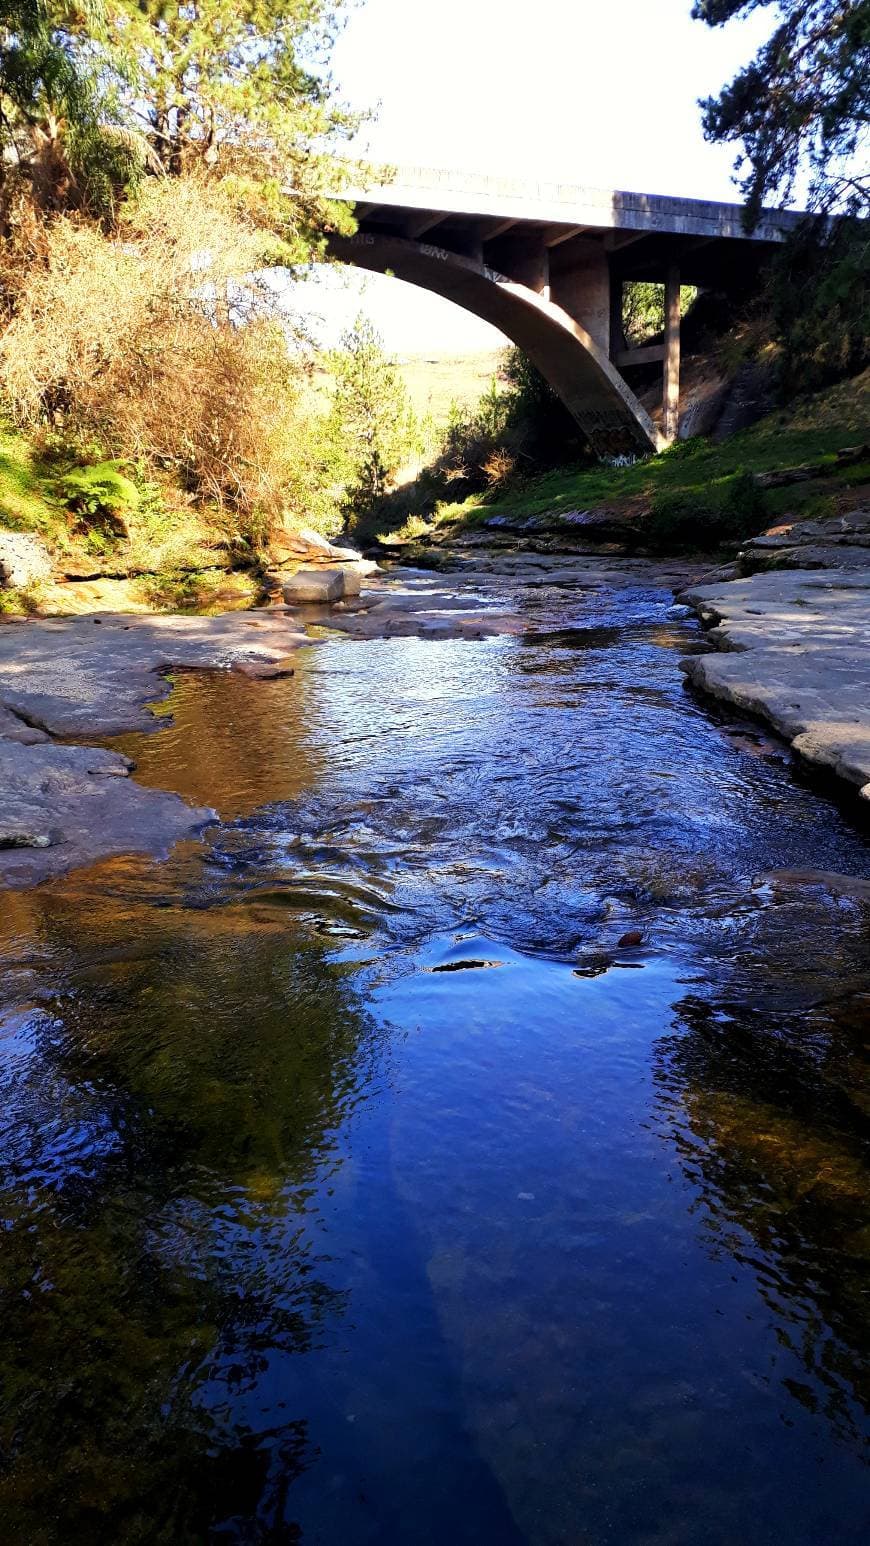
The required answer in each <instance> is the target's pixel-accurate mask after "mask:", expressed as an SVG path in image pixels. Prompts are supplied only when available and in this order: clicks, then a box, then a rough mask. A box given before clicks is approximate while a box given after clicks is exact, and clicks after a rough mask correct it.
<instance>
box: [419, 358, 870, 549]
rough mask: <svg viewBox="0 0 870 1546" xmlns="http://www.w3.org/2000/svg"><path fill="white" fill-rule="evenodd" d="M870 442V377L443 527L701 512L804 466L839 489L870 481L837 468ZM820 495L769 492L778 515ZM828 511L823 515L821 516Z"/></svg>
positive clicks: (530, 484)
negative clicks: (498, 520)
mask: <svg viewBox="0 0 870 1546" xmlns="http://www.w3.org/2000/svg"><path fill="white" fill-rule="evenodd" d="M868 440H870V371H865V372H864V374H863V375H862V376H859V377H857V378H856V379H855V380H853V381H847V382H842V383H840V384H839V385H838V386H836V387H832V388H830V389H829V390H828V391H827V392H822V393H819V394H817V395H816V396H815V397H812V398H807V399H806V400H804V401H802V402H799V403H797V404H794V405H792V406H791V407H789V408H788V409H782V410H779V411H777V412H776V413H773V414H770V415H769V416H768V417H767V418H765V419H762V420H760V421H759V423H758V424H754V425H752V426H751V427H750V428H749V429H745V430H742V431H741V432H740V433H739V434H737V435H734V436H732V437H731V439H729V440H726V441H723V442H722V443H721V444H720V445H713V444H712V443H711V442H710V441H707V440H702V439H696V440H689V441H683V442H681V443H679V444H677V445H675V446H672V447H671V448H670V449H669V450H667V451H664V452H663V453H662V454H661V455H660V456H653V457H650V458H649V459H648V460H646V461H642V462H636V463H635V464H634V465H633V466H631V467H592V468H587V467H584V468H571V467H563V468H557V469H556V470H555V471H553V472H549V473H546V474H544V475H543V476H541V477H538V478H530V479H528V480H527V481H526V482H525V483H523V484H517V485H516V486H515V487H514V488H512V489H510V490H506V491H501V492H499V493H498V494H490V495H487V496H484V495H474V496H472V498H470V499H468V500H466V501H465V502H464V503H463V504H455V505H449V504H443V505H441V506H440V507H439V509H438V511H437V513H436V518H435V519H436V524H438V525H441V524H444V523H447V524H456V525H459V526H473V525H474V524H476V523H477V522H478V521H482V520H485V519H486V518H487V517H489V516H491V515H523V516H535V515H554V514H559V513H560V512H565V513H567V512H568V511H571V510H590V509H596V508H599V507H600V506H602V505H608V504H616V505H622V506H623V507H625V508H627V509H630V508H631V507H632V506H634V505H636V506H637V507H638V508H640V507H642V506H646V507H647V508H649V507H650V506H653V507H655V505H656V504H664V503H665V502H667V501H668V500H669V499H670V498H674V497H676V496H679V498H680V499H685V500H686V501H687V502H691V501H693V500H694V501H697V505H698V509H699V510H704V509H707V508H711V506H712V507H713V508H716V507H717V506H718V504H719V503H720V502H721V500H722V499H727V498H728V497H729V490H730V488H731V487H732V486H733V485H734V483H735V480H737V479H738V478H739V477H740V476H741V475H742V474H746V473H756V472H770V471H774V470H775V469H778V468H783V467H791V466H796V465H799V464H800V463H803V462H812V463H815V462H824V463H827V464H830V468H831V472H830V474H829V475H828V478H829V479H830V482H831V483H832V485H834V486H836V485H837V484H842V485H843V486H844V487H845V486H847V485H851V484H858V483H862V482H867V481H870V462H867V463H863V464H861V465H859V466H853V467H849V468H837V466H836V460H835V458H836V452H837V451H840V450H842V449H843V448H844V447H845V446H849V445H855V444H860V443H863V442H865V441H868ZM819 497H820V495H819V489H818V486H817V485H816V486H814V485H813V484H812V483H807V484H795V485H791V486H789V487H787V488H784V489H775V490H769V491H766V492H765V496H764V508H765V512H766V513H767V514H769V515H770V516H771V517H775V516H776V515H778V514H780V513H782V512H784V511H786V510H793V509H795V508H796V507H798V506H804V505H806V504H807V503H808V501H810V500H812V499H815V500H818V499H819ZM820 513H821V512H820Z"/></svg>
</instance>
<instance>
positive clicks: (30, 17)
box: [0, 0, 144, 217]
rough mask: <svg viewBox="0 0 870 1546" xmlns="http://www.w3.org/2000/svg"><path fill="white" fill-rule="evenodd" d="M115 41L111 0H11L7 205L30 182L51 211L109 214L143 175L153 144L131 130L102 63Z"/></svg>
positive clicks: (1, 137) (3, 125)
mask: <svg viewBox="0 0 870 1546" xmlns="http://www.w3.org/2000/svg"><path fill="white" fill-rule="evenodd" d="M106 37H107V33H106V27H105V13H104V11H103V9H102V0H11V3H10V4H8V5H7V6H6V7H5V11H4V15H3V19H2V22H0V157H2V159H0V185H2V194H3V204H4V206H6V207H8V205H9V202H10V200H11V198H12V197H13V194H14V189H15V187H16V185H19V186H20V185H22V184H24V185H26V187H27V188H28V189H29V191H30V195H31V197H32V198H33V200H34V202H35V204H36V206H37V208H39V209H41V210H43V211H52V210H58V209H70V208H72V209H84V210H86V211H87V212H88V213H91V214H94V215H97V216H98V217H104V216H106V215H107V214H109V213H111V212H112V210H113V208H114V206H115V203H116V201H117V197H118V195H119V193H120V192H121V191H123V190H124V189H126V188H128V187H129V186H130V184H131V183H132V182H135V180H136V179H137V177H138V176H139V175H141V172H142V169H143V166H144V144H143V142H142V141H141V140H140V139H138V138H137V137H136V136H135V135H133V134H131V133H129V132H128V130H127V128H126V125H125V121H124V117H123V114H122V112H121V109H120V104H119V101H118V97H117V93H116V91H115V89H114V87H113V85H112V83H111V81H110V80H109V79H108V78H107V76H106V72H105V69H104V68H102V67H101V66H100V64H99V61H98V55H97V50H98V49H100V48H103V49H104V48H105V47H106ZM106 57H107V56H106ZM104 62H105V60H104Z"/></svg>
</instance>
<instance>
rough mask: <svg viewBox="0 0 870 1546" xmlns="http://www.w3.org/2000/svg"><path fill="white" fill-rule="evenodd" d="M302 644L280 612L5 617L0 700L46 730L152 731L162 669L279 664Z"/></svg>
mask: <svg viewBox="0 0 870 1546" xmlns="http://www.w3.org/2000/svg"><path fill="white" fill-rule="evenodd" d="M309 642H310V641H309V639H308V637H307V635H306V634H304V633H303V632H302V631H301V629H300V628H299V627H298V626H297V625H295V624H294V621H293V619H292V618H291V617H288V616H287V614H286V613H284V612H269V611H251V612H227V613H224V614H223V615H222V616H219V617H195V616H192V615H191V616H168V615H162V614H161V615H156V616H155V615H149V616H137V615H129V614H120V615H118V614H113V613H103V614H97V615H93V616H86V617H68V618H67V617H64V618H39V619H36V620H31V621H24V620H21V621H14V622H13V621H10V622H8V623H5V624H2V625H0V705H2V706H3V707H5V708H8V709H11V710H12V712H13V713H14V714H15V715H17V716H19V717H20V718H21V719H23V720H24V721H25V722H26V723H28V724H30V725H32V726H35V727H36V728H37V729H41V730H46V731H49V732H50V733H51V734H52V735H62V736H88V737H96V736H110V735H120V734H122V733H123V732H124V731H126V730H154V729H156V728H157V727H158V726H159V720H155V718H154V716H153V715H152V714H150V713H149V712H148V711H147V710H146V708H145V705H146V704H147V703H149V702H151V701H154V700H155V699H159V698H162V697H164V696H165V695H166V693H167V692H168V691H169V687H168V684H167V683H166V682H165V681H164V680H163V679H162V677H163V675H164V674H165V673H168V672H171V671H173V670H176V669H179V668H185V667H199V668H213V669H222V670H230V669H237V670H239V669H242V668H243V667H246V666H266V665H268V666H278V665H280V664H281V663H282V662H283V661H285V660H286V658H287V656H288V655H289V654H291V653H292V652H293V651H294V650H296V649H298V648H299V646H300V645H303V644H307V643H309Z"/></svg>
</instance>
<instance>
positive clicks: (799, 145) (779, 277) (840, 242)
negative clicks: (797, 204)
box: [692, 0, 870, 393]
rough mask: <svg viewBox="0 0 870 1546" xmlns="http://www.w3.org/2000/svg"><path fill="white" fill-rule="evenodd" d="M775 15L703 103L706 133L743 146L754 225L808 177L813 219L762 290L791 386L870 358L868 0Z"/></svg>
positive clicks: (725, 3)
mask: <svg viewBox="0 0 870 1546" xmlns="http://www.w3.org/2000/svg"><path fill="white" fill-rule="evenodd" d="M771 3H772V0H695V5H694V9H693V12H692V14H693V16H695V17H697V18H700V19H701V20H702V21H706V22H707V23H708V25H709V26H711V27H718V26H722V25H723V24H724V23H725V22H727V21H729V20H730V19H731V18H732V17H734V16H738V15H746V14H747V13H748V12H750V11H754V10H756V9H758V7H759V6H764V5H769V4H771ZM778 12H779V17H778V24H777V25H776V27H775V29H774V31H773V33H772V34H771V36H770V38H769V39H768V41H767V42H766V43H765V44H764V45H763V47H762V48H761V49H759V51H758V53H757V55H756V57H755V58H754V59H753V60H752V61H751V63H750V64H748V65H747V66H746V67H745V68H744V69H743V70H740V71H739V72H738V73H737V75H736V76H735V77H734V79H733V81H731V82H730V84H729V85H727V86H726V87H725V88H724V90H723V91H722V92H721V93H720V95H719V96H718V97H710V98H708V99H707V100H706V101H705V102H702V104H701V106H702V108H703V113H704V120H703V121H704V132H705V134H706V136H707V138H708V139H710V140H718V141H733V140H739V141H741V142H742V146H743V150H742V153H741V154H740V155H739V156H738V159H737V162H736V164H735V171H737V172H738V173H742V177H740V179H739V186H740V188H741V191H742V192H743V194H744V196H745V198H746V201H747V202H746V213H745V220H746V224H747V226H748V227H749V228H750V229H751V227H752V226H753V225H755V224H756V223H757V221H758V217H759V214H760V211H761V207H762V205H763V203H764V202H765V201H778V202H780V203H783V202H785V201H786V200H787V199H788V198H789V196H790V195H791V194H792V193H793V191H794V189H795V185H796V182H797V180H798V178H799V177H800V176H801V175H803V174H804V173H805V174H806V175H807V176H808V179H809V188H808V203H809V207H810V209H811V211H813V215H812V216H811V217H810V218H808V219H807V220H805V221H803V222H801V225H800V226H799V228H798V229H797V230H796V231H795V233H794V235H793V236H792V237H791V238H790V239H789V241H787V242H786V243H785V244H784V245H783V247H782V248H781V249H780V251H779V252H778V253H777V255H776V257H775V259H774V262H773V264H772V265H771V270H770V274H769V277H768V282H767V287H766V302H767V305H768V308H769V312H770V314H771V315H772V317H773V322H774V328H775V333H776V336H777V338H778V340H779V342H780V343H781V344H782V366H783V371H782V385H783V388H784V389H785V391H786V393H792V392H794V391H799V390H804V391H806V390H811V389H813V388H816V387H820V386H822V385H824V384H825V383H826V382H829V381H832V380H836V379H837V378H838V377H840V376H843V375H848V374H851V373H853V372H855V371H858V370H860V369H861V367H862V366H863V365H864V364H866V362H867V360H868V358H870V296H868V274H870V262H868V237H867V228H866V216H867V215H868V214H870V174H868V167H867V164H866V160H864V159H862V158H864V157H865V156H866V153H867V151H868V150H870V0H779V3H778ZM834 212H836V213H837V214H838V215H839V216H840V218H839V219H838V220H837V221H836V222H835V223H834V224H831V223H830V222H829V220H828V219H827V218H826V216H828V215H829V214H831V213H834ZM859 216H863V217H865V218H864V219H859V218H857V217H859Z"/></svg>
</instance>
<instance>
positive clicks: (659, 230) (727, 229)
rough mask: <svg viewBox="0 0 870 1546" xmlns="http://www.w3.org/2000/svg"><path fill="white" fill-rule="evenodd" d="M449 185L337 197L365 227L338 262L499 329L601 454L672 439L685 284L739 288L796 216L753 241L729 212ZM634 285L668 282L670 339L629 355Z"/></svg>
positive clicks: (674, 202) (763, 229)
mask: <svg viewBox="0 0 870 1546" xmlns="http://www.w3.org/2000/svg"><path fill="white" fill-rule="evenodd" d="M444 176H446V174H443V175H442V174H429V173H426V174H422V177H423V179H424V180H423V182H422V183H421V182H420V180H419V179H418V183H417V184H415V185H412V186H403V185H402V183H401V181H400V182H398V183H397V182H393V183H390V184H387V185H385V186H383V187H381V188H378V189H373V188H369V189H368V191H367V192H365V193H363V192H357V193H353V194H350V193H348V194H345V195H343V197H346V198H347V199H348V201H349V202H351V203H353V205H354V209H355V213H356V217H357V222H358V230H357V233H356V235H354V236H352V237H341V236H337V235H336V236H333V237H332V238H330V243H329V249H330V252H331V254H332V256H334V257H336V258H339V259H342V260H343V261H345V262H349V263H353V264H355V265H356V266H357V267H361V268H367V269H370V270H372V271H374V272H377V273H390V274H395V275H396V276H397V277H398V278H399V279H404V280H407V281H408V282H409V283H411V284H416V285H420V286H422V287H423V288H424V289H428V290H433V291H434V292H435V293H436V294H438V295H442V296H444V297H445V298H446V299H447V300H450V301H453V302H455V303H456V304H457V305H459V306H462V307H464V308H465V309H466V310H468V311H471V312H473V313H475V315H476V316H479V317H482V318H483V319H484V320H485V321H487V322H490V323H492V324H493V326H494V327H496V328H498V329H499V330H500V331H501V332H502V333H504V334H505V335H506V336H507V337H508V338H510V339H511V340H512V342H514V343H515V344H517V345H518V346H519V347H520V348H521V349H522V350H523V352H524V353H525V354H527V355H528V356H529V358H530V359H531V360H532V361H533V363H534V364H535V365H536V366H537V367H538V369H539V370H540V371H541V374H542V375H543V376H545V377H546V379H547V380H548V381H549V382H550V384H551V385H552V386H553V388H554V389H555V391H556V392H557V393H558V394H559V396H560V397H561V398H562V400H563V402H564V403H565V404H566V406H567V407H568V409H569V410H570V412H571V413H572V414H573V416H574V418H575V419H576V421H577V423H578V424H579V425H580V427H581V429H582V430H583V431H584V433H585V434H586V435H587V437H588V439H589V440H590V442H591V443H592V445H593V447H594V449H595V450H596V451H597V452H598V453H599V455H601V456H603V457H607V458H612V457H616V456H625V455H628V456H636V455H638V454H641V455H642V454H646V453H648V452H650V451H651V450H657V449H661V447H662V446H664V445H666V444H668V443H669V442H670V441H672V440H673V439H674V438H675V437H676V434H677V428H678V423H679V373H680V311H679V292H680V285H681V284H695V285H698V287H699V288H701V289H717V290H724V291H726V292H731V293H735V294H739V293H740V292H741V291H743V292H744V293H745V291H746V290H747V289H748V288H749V287H750V286H751V285H753V284H754V283H755V282H756V280H757V276H758V271H759V268H760V265H761V264H762V263H763V262H764V261H765V259H766V257H767V256H768V255H769V253H770V250H771V247H772V245H773V244H774V243H776V242H777V241H781V240H782V236H783V228H784V227H785V226H787V225H788V223H790V222H791V221H792V220H794V218H795V217H794V216H777V217H774V216H772V215H771V216H766V217H765V219H764V221H763V222H762V223H761V225H760V226H759V227H758V229H757V231H756V232H755V233H753V235H752V236H751V237H749V236H747V235H746V233H745V232H744V231H743V228H742V225H741V220H740V210H739V208H738V207H736V206H733V205H722V204H719V205H717V204H707V203H702V202H700V201H695V200H684V199H657V198H654V197H652V196H648V195H641V194H617V193H611V194H607V195H604V194H591V193H589V192H588V191H584V190H582V189H571V190H564V189H557V190H551V191H550V193H549V194H548V195H546V196H544V195H542V192H541V190H540V189H538V190H536V191H535V197H534V199H530V198H529V197H528V196H527V194H526V193H524V192H523V190H517V189H516V188H514V189H513V191H512V192H510V193H506V192H505V186H507V185H490V184H489V183H487V181H486V180H485V179H479V180H478V182H479V187H476V188H474V189H469V188H468V187H464V188H463V190H462V191H460V192H458V193H457V192H456V190H455V188H451V187H450V186H449V185H447V184H446V183H445V182H444V180H443V179H444ZM433 179H434V183H433ZM430 206H431V207H430ZM777 222H779V223H777ZM633 279H639V280H650V281H653V282H656V283H661V284H663V285H664V287H665V334H664V340H663V342H662V343H660V344H657V345H655V346H653V347H650V348H645V349H628V348H627V347H626V341H625V338H624V337H623V332H622V291H623V286H624V284H625V283H626V281H627V280H633ZM651 364H656V365H660V366H661V368H662V413H661V423H660V425H658V424H656V423H654V422H653V419H652V418H651V417H650V415H649V414H648V413H647V412H646V410H645V409H644V408H643V406H642V405H641V404H640V403H639V402H638V399H637V397H636V396H635V394H634V392H633V391H632V389H631V387H630V386H629V385H628V382H627V381H626V379H625V376H624V374H623V372H624V371H625V370H631V368H632V367H636V366H639V365H651Z"/></svg>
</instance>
